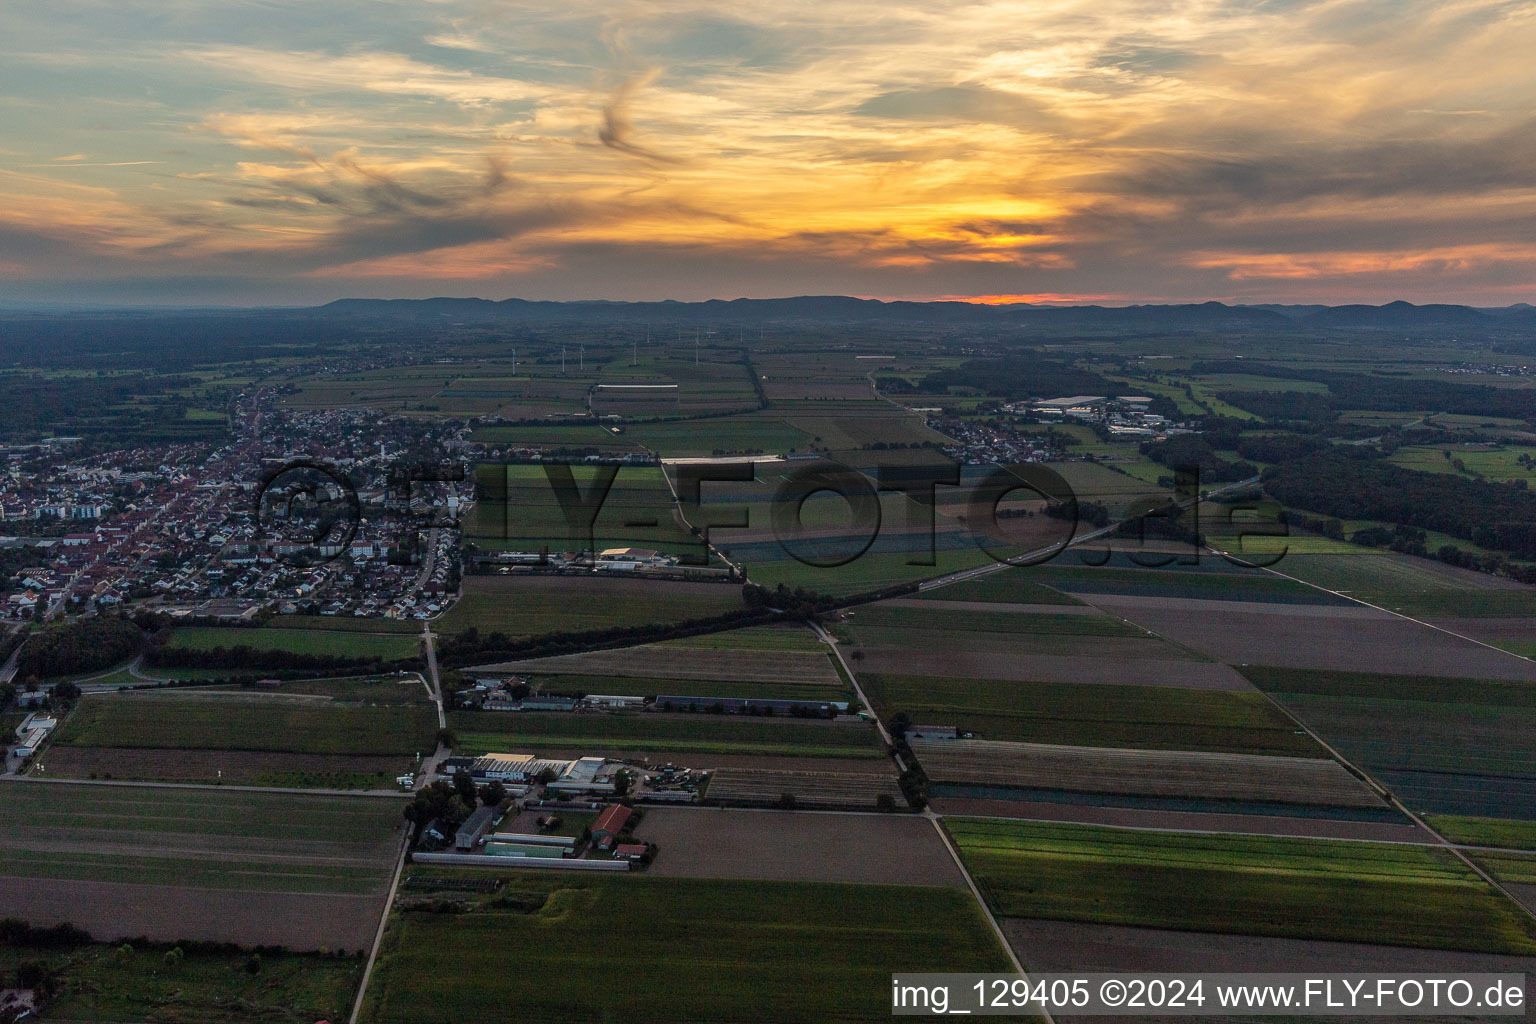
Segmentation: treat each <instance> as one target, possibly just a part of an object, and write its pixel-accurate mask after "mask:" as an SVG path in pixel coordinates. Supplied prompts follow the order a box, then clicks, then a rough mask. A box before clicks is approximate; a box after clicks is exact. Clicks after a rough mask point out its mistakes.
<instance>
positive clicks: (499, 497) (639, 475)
mask: <svg viewBox="0 0 1536 1024" xmlns="http://www.w3.org/2000/svg"><path fill="white" fill-rule="evenodd" d="M569 469H570V473H571V483H572V484H573V485H574V486H575V487H576V488H577V489H578V490H579V492H580V495H581V497H580V498H578V499H576V500H578V501H582V500H585V498H586V497H587V496H590V495H594V494H596V493H598V492H596V491H595V490H594V487H595V484H596V481H597V479H598V475H599V469H600V467H597V466H585V465H582V466H573V467H569ZM553 473H555V467H554V466H548V467H546V466H527V465H500V464H483V465H480V466H477V467H475V479H476V481H477V483H478V485H479V490H480V491H481V493H482V495H483V497H482V498H481V500H479V501H477V502H476V503H475V505H474V507H473V508H472V509H471V510H470V514H469V517H468V518H467V519H466V520H465V525H464V534H465V537H466V539H468V540H469V541H471V542H473V543H475V544H477V545H479V546H480V547H483V548H487V549H503V550H515V551H540V550H543V549H545V548H548V549H550V550H552V551H575V550H581V549H583V548H587V547H595V548H597V549H598V550H601V549H603V548H608V547H628V546H636V547H648V548H658V549H661V550H664V551H669V552H673V553H679V554H681V553H687V552H690V551H699V550H702V546H701V544H700V543H699V542H698V541H697V540H695V539H693V538H692V537H691V536H690V535H689V534H688V533H687V532H686V531H685V530H683V529H681V528H680V527H679V526H678V525H677V523H676V521H675V520H674V519H673V515H672V512H673V498H672V491H671V490H670V489H669V488H668V486H667V481H666V479H665V478H664V477H663V476H662V471H661V468H660V467H658V466H634V465H627V466H621V467H619V468H618V471H617V474H616V475H615V476H614V477H613V480H612V483H611V485H610V486H609V488H608V490H607V493H606V494H605V495H604V496H603V498H602V502H601V505H600V507H599V510H598V511H597V513H596V515H595V517H594V518H593V520H592V523H591V526H590V529H583V528H580V527H577V528H573V527H572V525H571V520H570V519H569V518H568V517H567V513H566V510H565V508H564V507H563V506H562V505H561V502H560V498H559V495H560V492H559V490H558V489H557V483H556V481H557V480H558V479H559V477H558V476H554V477H552V476H551V474H553ZM587 514H588V513H585V512H582V513H580V514H579V515H578V516H577V522H578V523H584V522H585V517H586V515H587ZM647 524H649V525H647Z"/></svg>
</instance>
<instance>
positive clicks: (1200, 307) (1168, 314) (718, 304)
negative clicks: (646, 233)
mask: <svg viewBox="0 0 1536 1024" xmlns="http://www.w3.org/2000/svg"><path fill="white" fill-rule="evenodd" d="M308 312H313V313H318V314H322V315H325V316H335V317H352V316H361V317H378V316H386V317H390V318H421V319H430V320H433V321H437V322H439V323H441V322H442V321H444V320H449V321H453V322H466V323H467V322H479V323H485V322H496V321H502V322H505V321H515V320H526V321H538V320H545V321H547V320H581V321H587V322H591V321H614V322H628V323H678V322H685V321H692V322H697V323H699V324H705V323H708V324H712V325H716V326H718V325H721V324H751V323H761V322H767V321H784V320H807V321H828V320H833V321H846V322H904V323H932V324H945V323H967V322H970V323H976V322H984V323H988V324H991V325H994V326H999V325H1006V324H1010V323H1017V324H1020V325H1021V326H1022V325H1026V324H1029V325H1040V326H1050V327H1055V328H1065V329H1072V328H1079V329H1083V330H1129V331H1167V330H1213V329H1216V330H1219V329H1229V330H1238V331H1243V330H1259V331H1263V330H1281V331H1294V330H1296V329H1298V328H1302V329H1323V330H1380V331H1411V332H1417V331H1425V330H1433V331H1454V330H1456V329H1457V328H1463V329H1467V330H1476V331H1488V330H1493V331H1499V330H1513V331H1519V332H1522V333H1523V332H1526V331H1531V330H1536V307H1533V306H1531V305H1529V304H1527V303H1523V302H1522V303H1518V304H1516V305H1513V306H1504V307H1500V308H1494V309H1478V308H1474V307H1472V306H1453V305H1442V304H1433V305H1423V306H1416V305H1413V304H1412V303H1409V302H1401V301H1400V302H1389V303H1387V304H1386V305H1383V306H1363V305H1351V306H1286V305H1252V306H1229V305H1226V304H1225V303H1221V302H1201V303H1189V304H1183V305H1141V306H1094V305H1086V306H1055V305H1052V306H1037V305H1031V304H1028V303H1013V304H1009V305H984V304H981V303H969V302H907V301H893V302H884V301H881V300H879V299H857V298H852V297H850V296H847V295H801V296H795V297H793V298H783V299H730V300H725V299H710V300H708V301H705V302H674V301H670V300H669V301H665V302H531V301H528V300H526V299H504V300H501V301H499V302H498V301H493V300H491V299H454V298H439V299H339V300H337V301H335V302H332V303H328V304H327V305H324V306H318V307H316V308H315V309H313V310H310V311H308Z"/></svg>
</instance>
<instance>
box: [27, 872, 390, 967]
mask: <svg viewBox="0 0 1536 1024" xmlns="http://www.w3.org/2000/svg"><path fill="white" fill-rule="evenodd" d="M0 906H4V907H5V913H6V916H9V917H20V918H24V919H25V920H28V921H30V922H32V923H33V924H39V925H48V924H56V923H59V922H67V923H69V924H73V925H75V926H76V927H79V928H84V929H85V930H86V931H88V932H90V933H91V934H92V935H93V936H95V937H96V938H98V939H102V940H105V941H111V940H113V939H118V938H137V937H138V936H141V935H142V936H145V937H147V938H150V939H153V940H155V941H159V942H174V941H175V940H177V939H196V940H202V941H209V942H236V943H239V944H241V945H244V946H255V945H276V946H287V947H288V948H289V949H294V950H310V949H318V948H320V947H321V946H326V947H329V948H331V949H349V950H357V949H363V948H365V947H366V946H367V944H368V943H369V942H371V941H372V940H373V934H374V931H375V929H376V928H377V927H378V923H379V915H380V914H381V913H383V910H384V897H383V896H382V895H375V896H352V895H337V894H300V893H285V892H253V891H250V890H240V889H192V888H182V887H179V886H169V885H139V884H135V883H128V882H85V881H63V880H54V879H46V878H8V877H0Z"/></svg>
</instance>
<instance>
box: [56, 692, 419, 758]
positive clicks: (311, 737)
mask: <svg viewBox="0 0 1536 1024" xmlns="http://www.w3.org/2000/svg"><path fill="white" fill-rule="evenodd" d="M436 730H437V720H436V718H435V717H434V716H433V714H432V711H431V709H429V708H427V707H425V706H415V707H412V706H381V707H359V706H348V705H340V704H334V705H333V704H328V703H326V702H323V701H304V702H298V701H289V700H284V699H282V698H259V697H244V696H229V697H178V696H171V695H161V694H154V695H130V694H103V695H99V696H91V697H88V698H86V699H85V700H82V701H81V702H80V703H79V705H78V706H77V707H76V708H75V710H74V711H73V712H72V713H71V714H70V715H69V717H68V718H66V719H65V720H64V723H63V724H62V725H61V726H60V727H59V731H58V732H57V733H56V734H55V736H54V740H53V742H54V743H55V744H58V745H63V746H80V747H155V748H166V749H176V750H265V751H278V752H285V753H294V754H354V755H388V754H399V755H414V754H415V753H417V752H418V751H425V750H431V749H432V748H433V746H434V745H435V741H434V739H433V737H434V735H435V734H436Z"/></svg>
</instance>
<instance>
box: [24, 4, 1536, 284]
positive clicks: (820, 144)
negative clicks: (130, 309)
mask: <svg viewBox="0 0 1536 1024" xmlns="http://www.w3.org/2000/svg"><path fill="white" fill-rule="evenodd" d="M6 21H7V23H8V26H7V32H6V33H5V35H4V37H3V43H0V51H3V53H4V59H3V60H0V86H3V87H0V139H3V148H0V298H6V299H55V300H56V299H70V298H73V299H79V300H94V301H151V302H182V301H194V302H238V303H253V304H285V303H296V302H310V301H322V300H325V299H329V298H334V297H336V296H339V295H434V294H479V295H485V296H487V297H503V296H508V295H521V296H524V297H529V298H557V299H558V298H661V297H672V298H682V299H698V298H707V297H733V296H737V295H750V296H769V295H782V294H794V293H805V292H816V293H826V292H846V293H851V294H859V295H874V296H882V297H929V296H951V297H953V296H976V297H997V296H1043V297H1048V298H1053V299H1057V300H1060V299H1071V298H1073V297H1083V298H1087V299H1093V300H1097V301H1116V300H1123V301H1138V300H1152V301H1158V300H1168V301H1183V300H1190V299H1205V298H1212V297H1214V298H1223V299H1231V300H1237V301H1275V300H1289V301H1384V300H1386V299H1391V298H1399V297H1401V298H1409V299H1413V300H1416V301H1470V302H1476V303H1504V302H1512V301H1520V300H1528V299H1533V298H1536V242H1533V241H1531V240H1532V239H1536V230H1533V229H1536V119H1533V118H1532V116H1531V114H1530V111H1531V110H1533V109H1536V74H1533V73H1532V72H1531V71H1530V64H1531V61H1530V57H1529V54H1530V53H1531V52H1536V4H1532V3H1521V2H1502V0H1450V2H1438V3H1429V2H1422V0H1403V2H1401V3H1396V4H1392V5H1386V6H1384V5H1382V4H1380V3H1375V2H1371V0H1322V2H1309V0H1173V2H1171V3H1170V2H1163V3H1148V2H1140V0H1098V2H1092V3H1090V2H1087V0H1031V2H1028V3H1024V2H1001V0H1000V2H978V3H968V4H954V3H949V2H932V3H905V4H902V3H897V4H891V3H873V2H870V0H830V2H824V3H817V4H800V3H790V4H751V5H748V4H740V5H731V4H719V3H712V4H699V3H685V2H674V0H658V2H654V3H644V4H638V5H613V4H610V3H596V2H589V0H570V2H567V3H564V4H561V5H549V4H533V3H527V4H524V3H518V2H502V0H439V2H434V3H425V4H424V3H419V2H409V3H406V2H401V3H391V2H372V0H370V2H363V0H339V2H335V3H327V4H324V5H315V4H303V3H286V2H277V0H273V2H258V0H249V2H231V0H221V2H213V0H123V2H118V3H113V4H107V3H105V2H102V0H58V2H55V3H52V4H48V5H20V6H18V7H17V9H15V10H10V11H8V12H7V14H6Z"/></svg>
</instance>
